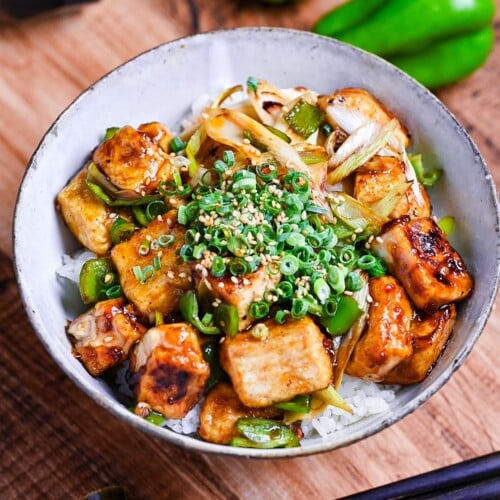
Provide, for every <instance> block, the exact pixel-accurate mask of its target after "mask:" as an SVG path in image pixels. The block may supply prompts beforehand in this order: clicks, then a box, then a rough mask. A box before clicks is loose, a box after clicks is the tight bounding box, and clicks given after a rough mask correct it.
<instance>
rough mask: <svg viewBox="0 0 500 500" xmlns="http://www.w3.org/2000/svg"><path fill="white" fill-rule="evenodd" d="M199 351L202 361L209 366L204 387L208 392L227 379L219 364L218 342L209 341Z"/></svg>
mask: <svg viewBox="0 0 500 500" xmlns="http://www.w3.org/2000/svg"><path fill="white" fill-rule="evenodd" d="M201 351H202V354H203V359H204V360H205V361H206V362H207V363H208V364H209V365H210V376H209V377H208V381H207V386H206V390H207V391H208V390H210V389H211V388H212V387H213V386H214V385H215V384H217V383H219V382H220V381H221V380H224V379H225V378H227V377H226V374H225V372H224V370H223V369H222V367H221V365H220V362H219V341H218V340H209V341H207V342H205V343H204V344H203V345H202V347H201Z"/></svg>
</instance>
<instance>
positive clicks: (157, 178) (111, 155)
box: [93, 125, 174, 194]
mask: <svg viewBox="0 0 500 500" xmlns="http://www.w3.org/2000/svg"><path fill="white" fill-rule="evenodd" d="M93 160H94V163H95V164H96V165H97V166H98V167H99V169H100V170H101V171H102V172H103V173H104V174H105V175H106V176H107V177H108V179H109V180H110V181H111V182H112V183H113V184H114V185H115V186H116V187H117V188H118V189H124V190H128V191H135V192H137V193H141V194H149V193H152V192H153V191H154V190H155V189H156V188H157V187H158V184H159V183H160V182H161V181H162V180H167V179H170V178H171V177H172V174H173V168H174V167H173V163H172V158H171V157H170V156H169V155H168V154H167V153H166V152H165V151H164V150H163V149H162V148H161V147H160V146H159V145H158V144H157V143H156V142H154V141H153V140H152V139H151V137H150V135H148V133H145V132H141V131H140V130H135V129H134V128H132V127H130V126H128V125H126V126H125V127H122V128H121V129H120V130H119V131H118V132H117V133H116V135H115V136H113V137H112V138H111V139H108V140H107V141H104V142H103V143H102V144H100V145H99V146H98V147H97V149H96V150H95V151H94V155H93Z"/></svg>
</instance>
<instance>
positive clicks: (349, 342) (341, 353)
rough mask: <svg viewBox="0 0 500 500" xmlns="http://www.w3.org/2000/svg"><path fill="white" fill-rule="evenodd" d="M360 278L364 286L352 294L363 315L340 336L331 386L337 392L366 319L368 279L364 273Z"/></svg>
mask: <svg viewBox="0 0 500 500" xmlns="http://www.w3.org/2000/svg"><path fill="white" fill-rule="evenodd" d="M360 277H361V279H362V280H363V282H364V285H363V287H362V288H361V289H360V290H358V291H357V292H355V293H354V295H353V298H354V299H355V300H356V301H357V302H358V304H359V305H360V307H361V309H362V311H363V313H362V314H361V316H360V317H359V318H358V319H357V320H356V321H355V322H354V324H353V325H352V327H351V328H350V329H349V331H348V332H347V333H346V334H345V335H343V336H342V339H341V341H340V345H339V347H338V349H337V353H336V359H337V365H336V367H335V371H334V373H333V385H334V387H335V389H337V390H338V388H339V387H340V384H341V382H342V378H343V376H344V371H345V369H346V367H347V363H348V362H349V359H350V358H351V354H352V352H353V350H354V347H355V346H356V344H357V342H358V340H359V339H360V337H361V334H362V333H363V330H364V328H365V325H366V321H367V319H368V302H367V297H368V278H367V276H366V274H365V273H361V275H360Z"/></svg>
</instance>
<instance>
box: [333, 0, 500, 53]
mask: <svg viewBox="0 0 500 500" xmlns="http://www.w3.org/2000/svg"><path fill="white" fill-rule="evenodd" d="M494 13H495V2H494V1H493V0H467V1H465V2H464V1H463V0H412V1H411V2H409V1H408V0H390V1H387V2H385V3H384V5H383V6H382V7H381V8H380V9H378V10H377V11H375V13H373V15H371V16H370V17H369V19H367V20H366V21H365V22H362V23H361V24H359V25H357V26H354V27H353V28H352V29H349V30H347V31H344V32H343V33H339V34H337V38H338V39H339V40H342V41H344V42H348V43H351V44H352V45H356V46H357V47H360V48H362V49H365V50H368V51H370V52H374V53H375V54H378V55H381V56H388V55H394V54H411V53H414V52H416V51H418V50H420V49H422V48H423V47H425V46H428V45H430V44H431V43H433V42H436V41H439V40H443V39H446V38H449V37H454V36H457V35H461V34H464V33H468V32H472V31H477V30H479V29H481V28H483V27H484V26H486V25H488V24H490V23H491V21H492V19H493V15H494Z"/></svg>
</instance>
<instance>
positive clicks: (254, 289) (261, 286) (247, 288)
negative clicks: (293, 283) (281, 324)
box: [194, 265, 281, 330]
mask: <svg viewBox="0 0 500 500" xmlns="http://www.w3.org/2000/svg"><path fill="white" fill-rule="evenodd" d="M203 276H204V277H203ZM194 277H195V280H196V288H197V290H198V294H199V295H201V296H204V295H206V294H209V295H210V297H211V298H212V299H214V300H215V299H219V300H221V301H222V302H225V303H226V304H230V305H233V306H235V307H236V308H237V309H238V317H239V329H240V330H244V329H245V328H247V327H248V326H250V325H251V324H252V323H253V322H254V321H255V320H254V319H253V318H252V317H251V316H250V315H249V314H248V308H249V306H250V304H251V303H252V302H259V301H260V300H262V298H263V297H264V293H265V292H266V290H269V289H273V288H274V287H275V285H277V284H278V283H279V281H280V279H281V275H280V274H279V273H276V274H271V273H270V272H269V270H268V268H267V266H260V267H259V269H257V271H255V272H254V273H250V274H247V275H245V276H239V277H232V276H223V277H221V278H214V277H213V276H212V275H211V274H210V273H209V272H208V273H206V272H204V270H202V269H201V266H199V265H198V266H197V265H195V266H194Z"/></svg>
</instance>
